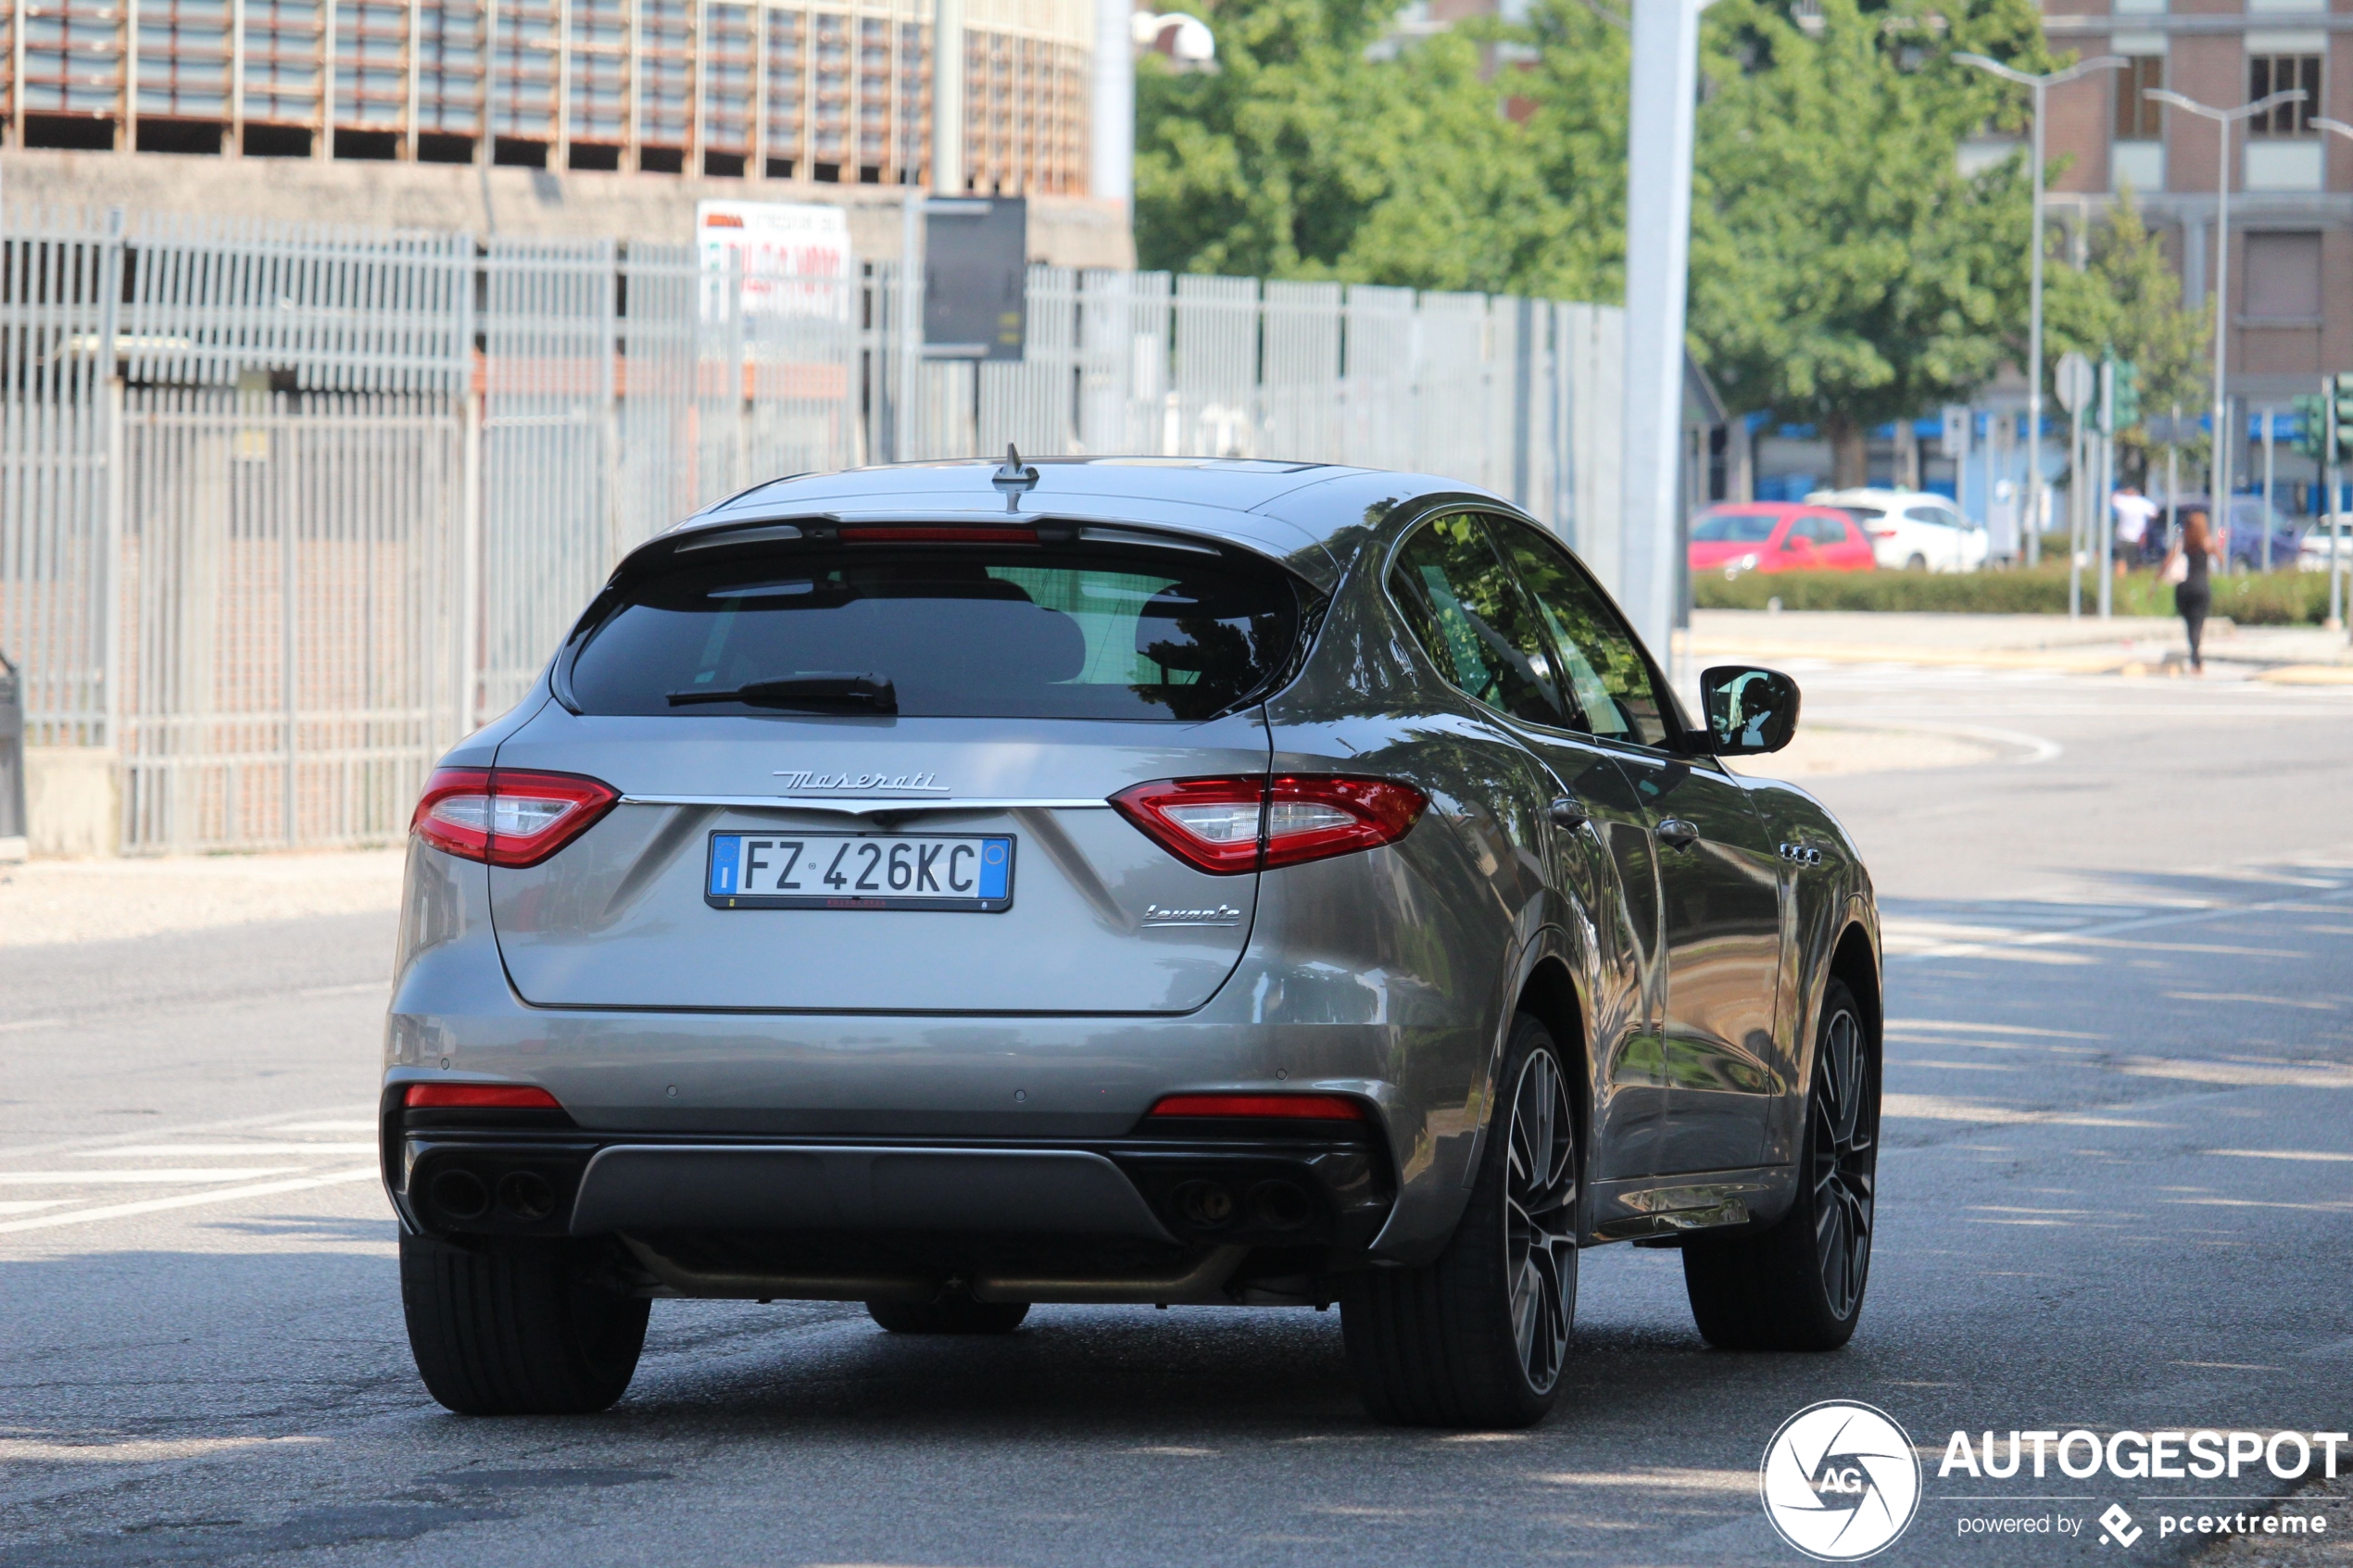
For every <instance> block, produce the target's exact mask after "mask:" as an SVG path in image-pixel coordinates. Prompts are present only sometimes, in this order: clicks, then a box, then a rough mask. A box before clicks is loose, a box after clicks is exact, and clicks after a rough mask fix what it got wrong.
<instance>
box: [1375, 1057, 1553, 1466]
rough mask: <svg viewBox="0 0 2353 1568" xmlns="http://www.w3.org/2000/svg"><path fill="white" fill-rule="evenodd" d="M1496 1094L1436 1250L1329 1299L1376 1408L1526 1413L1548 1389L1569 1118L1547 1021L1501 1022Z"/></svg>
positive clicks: (1404, 1420) (1385, 1412)
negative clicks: (1468, 1183) (1507, 1034)
mask: <svg viewBox="0 0 2353 1568" xmlns="http://www.w3.org/2000/svg"><path fill="white" fill-rule="evenodd" d="M1499 1082H1500V1083H1501V1085H1502V1095H1501V1098H1498V1099H1497V1101H1496V1105H1495V1112H1494V1115H1493V1117H1492V1118H1491V1121H1490V1123H1489V1126H1488V1137H1487V1139H1486V1140H1485V1148H1484V1150H1483V1152H1482V1153H1481V1154H1480V1156H1479V1172H1478V1181H1477V1182H1476V1183H1475V1184H1474V1185H1473V1186H1472V1188H1471V1197H1470V1204H1469V1206H1468V1207H1467V1208H1466V1210H1464V1213H1463V1218H1462V1223H1460V1224H1458V1225H1457V1226H1456V1227H1455V1229H1454V1235H1453V1238H1452V1239H1451V1240H1449V1241H1448V1242H1447V1244H1446V1250H1445V1251H1444V1252H1442V1253H1441V1254H1440V1255H1439V1259H1438V1261H1436V1262H1434V1263H1431V1264H1429V1265H1428V1266H1427V1267H1425V1268H1418V1269H1374V1270H1371V1271H1368V1272H1367V1273H1365V1274H1363V1275H1361V1276H1359V1277H1358V1278H1357V1279H1356V1280H1355V1281H1353V1283H1352V1285H1351V1287H1350V1289H1349V1290H1348V1291H1347V1293H1346V1294H1345V1295H1343V1297H1342V1298H1341V1301H1340V1327H1341V1332H1342V1334H1343V1336H1345V1338H1346V1340H1347V1344H1348V1361H1349V1365H1350V1366H1351V1367H1352V1368H1353V1370H1354V1372H1355V1374H1356V1383H1357V1387H1358V1389H1359V1391H1360V1392H1361V1393H1362V1394H1363V1396H1364V1399H1365V1406H1366V1408H1368V1409H1369V1410H1370V1411H1372V1412H1373V1415H1374V1416H1375V1418H1376V1419H1378V1420H1380V1421H1385V1422H1390V1423H1392V1424H1397V1425H1403V1426H1467V1427H1488V1428H1504V1429H1510V1428H1517V1427H1523V1426H1533V1425H1535V1424H1537V1423H1538V1422H1540V1421H1541V1420H1543V1419H1544V1417H1545V1416H1546V1415H1547V1414H1549V1413H1550V1412H1551V1411H1552V1408H1553V1404H1554V1400H1555V1399H1558V1398H1559V1396H1560V1379H1561V1373H1562V1369H1563V1363H1564V1362H1565V1361H1566V1359H1567V1349H1568V1336H1569V1330H1570V1328H1571V1326H1572V1325H1573V1323H1574V1322H1575V1320H1576V1313H1577V1198H1578V1190H1577V1184H1578V1177H1579V1170H1580V1167H1579V1163H1578V1147H1577V1118H1576V1110H1575V1103H1574V1099H1573V1097H1572V1096H1571V1095H1570V1093H1569V1088H1568V1085H1569V1079H1568V1077H1567V1073H1566V1071H1565V1069H1564V1065H1563V1063H1562V1060H1561V1057H1560V1053H1559V1051H1558V1050H1557V1049H1556V1048H1555V1047H1554V1044H1553V1037H1552V1035H1551V1033H1550V1032H1549V1031H1548V1030H1546V1029H1545V1027H1544V1025H1543V1024H1542V1023H1541V1022H1540V1021H1538V1020H1537V1019H1536V1018H1534V1017H1533V1016H1531V1015H1529V1014H1528V1013H1521V1014H1520V1015H1519V1016H1518V1017H1517V1018H1516V1019H1514V1020H1513V1021H1512V1036H1511V1044H1510V1047H1509V1048H1508V1049H1506V1050H1505V1051H1504V1072H1503V1074H1502V1077H1501V1079H1500V1080H1499Z"/></svg>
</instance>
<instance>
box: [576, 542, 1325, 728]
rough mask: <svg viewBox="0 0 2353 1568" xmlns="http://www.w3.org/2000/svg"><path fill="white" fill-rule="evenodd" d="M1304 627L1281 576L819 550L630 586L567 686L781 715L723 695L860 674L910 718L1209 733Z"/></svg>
mask: <svg viewBox="0 0 2353 1568" xmlns="http://www.w3.org/2000/svg"><path fill="white" fill-rule="evenodd" d="M1299 626H1300V604H1299V597H1298V592H1297V590H1296V589H1295V588H1294V587H1293V586H1292V583H1291V581H1290V578H1289V577H1288V576H1286V575H1285V574H1284V573H1282V572H1281V571H1277V570H1276V569H1275V568H1273V567H1267V568H1265V569H1263V570H1252V569H1249V568H1248V567H1245V566H1240V565H1238V564H1235V563H1232V562H1230V561H1225V560H1218V559H1212V558H1208V557H1202V558H1201V559H1200V560H1198V561H1195V560H1194V559H1192V558H1188V557H1183V556H1178V555H1176V554H1175V553H1174V552H1167V551H1147V550H1138V549H1131V548H1116V547H1114V548H1095V547H1090V546H1085V545H1077V546H1067V547H1054V548H1045V549H1041V548H1022V547H1019V546H1012V547H1002V548H1000V547H994V546H962V547H951V548H937V547H932V548H925V547H921V546H905V547H900V546H881V547H849V548H843V547H837V546H835V547H828V546H810V547H807V548H805V549H804V550H800V551H795V552H791V553H772V554H766V555H762V556H761V557H759V558H754V559H743V558H737V559H736V560H731V561H724V562H713V563H711V564H709V565H702V564H697V565H692V566H688V567H686V568H684V569H681V570H678V571H671V572H668V573H665V574H663V575H661V576H657V577H653V578H650V579H648V580H647V581H645V582H643V583H638V584H637V585H636V586H635V587H634V588H633V589H632V590H630V592H629V593H628V596H626V597H625V598H624V599H623V601H622V603H621V605H620V607H619V608H617V609H615V610H614V611H612V612H611V613H610V614H608V615H607V616H606V617H605V619H604V620H603V621H601V622H600V623H599V624H598V627H597V628H596V630H595V631H594V632H593V633H591V634H590V636H589V639H588V641H587V643H586V644H585V646H583V647H582V649H581V650H580V652H579V654H578V655H577V656H576V658H575V659H574V661H573V666H572V670H571V672H570V673H571V687H572V696H573V700H574V702H575V703H576V704H577V705H578V706H579V707H580V709H582V710H583V711H584V712H587V713H601V714H651V713H682V714H712V713H766V714H776V713H792V712H797V711H802V710H803V709H800V708H799V707H798V706H796V705H795V704H794V703H793V702H792V701H790V700H783V701H779V700H776V699H774V698H773V697H771V698H770V699H769V700H765V701H761V700H744V701H729V700H725V699H724V697H722V696H721V694H724V693H727V692H731V691H736V690H739V689H742V688H745V687H749V686H753V685H756V684H760V683H774V682H794V681H800V682H804V683H808V682H812V681H816V680H818V678H821V677H824V676H839V675H854V676H869V677H878V678H880V679H882V680H887V681H888V682H889V684H890V686H891V688H892V691H893V693H894V694H895V696H896V702H897V711H898V712H899V713H900V714H901V715H904V716H907V717H918V718H1006V719H1015V718H1017V719H1136V720H1199V719H1207V718H1211V717H1213V716H1214V715H1216V714H1218V713H1222V712H1224V711H1225V710H1227V709H1230V708H1232V707H1234V706H1236V705H1237V704H1239V702H1241V701H1242V700H1243V699H1245V698H1247V697H1250V696H1254V695H1256V694H1257V693H1258V692H1259V691H1260V689H1261V688H1262V687H1264V686H1265V685H1266V684H1267V683H1268V681H1269V679H1270V677H1272V676H1273V675H1274V674H1275V673H1276V672H1277V671H1279V670H1281V669H1283V668H1284V667H1285V666H1286V665H1287V664H1288V662H1289V660H1290V655H1291V650H1292V646H1293V645H1294V643H1295V642H1296V640H1297V638H1298V635H1299ZM714 698H716V699H718V700H713V699H714ZM814 706H819V707H822V706H823V705H822V704H819V705H814ZM825 710H827V711H837V712H838V711H854V710H855V709H844V708H842V707H840V706H834V707H832V708H829V709H825Z"/></svg>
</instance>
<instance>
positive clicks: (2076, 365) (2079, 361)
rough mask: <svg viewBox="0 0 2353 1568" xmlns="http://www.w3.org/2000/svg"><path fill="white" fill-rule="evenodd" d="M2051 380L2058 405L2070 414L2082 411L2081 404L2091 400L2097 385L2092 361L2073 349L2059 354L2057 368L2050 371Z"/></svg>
mask: <svg viewBox="0 0 2353 1568" xmlns="http://www.w3.org/2000/svg"><path fill="white" fill-rule="evenodd" d="M2052 381H2053V383H2054V384H2055V385H2056V386H2057V391H2058V400H2059V407H2060V408H2065V409H2066V410H2067V411H2068V412H2069V413H2070V414H2078V413H2081V412H2082V409H2083V405H2085V404H2086V403H2089V402H2090V401H2091V400H2092V394H2093V393H2094V392H2095V391H2097V390H2098V385H2099V381H2098V377H2097V376H2096V375H2095V372H2094V371H2093V370H2092V362H2091V361H2090V360H2089V359H2086V358H2083V356H2082V355H2081V354H2078V353H2076V352H2075V351H2074V350H2073V349H2070V350H2068V351H2067V352H2066V353H2065V354H2062V355H2060V356H2059V362H2058V368H2057V370H2055V371H2054V372H2053V373H2052Z"/></svg>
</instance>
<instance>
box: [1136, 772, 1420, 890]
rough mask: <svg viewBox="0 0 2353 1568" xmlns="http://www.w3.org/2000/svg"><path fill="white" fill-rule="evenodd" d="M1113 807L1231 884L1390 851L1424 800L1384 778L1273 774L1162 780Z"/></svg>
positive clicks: (1178, 854) (1415, 791)
mask: <svg viewBox="0 0 2353 1568" xmlns="http://www.w3.org/2000/svg"><path fill="white" fill-rule="evenodd" d="M1111 803H1112V805H1113V806H1114V808H1115V809H1117V810H1118V811H1119V814H1120V815H1121V816H1123V817H1126V819H1127V820H1128V821H1129V822H1133V823H1135V824H1136V826H1137V827H1139V828H1140V829H1141V830H1142V831H1143V832H1144V834H1146V835H1147V836H1149V837H1150V838H1151V839H1152V841H1153V842H1155V843H1156V844H1158V845H1159V846H1160V847H1162V848H1164V849H1165V850H1167V851H1168V852H1169V853H1170V854H1172V855H1174V856H1176V858H1177V859H1180V860H1182V861H1184V862H1185V863H1186V864H1187V865H1189V866H1192V867H1194V868H1195V869H1196V870H1200V871H1204V872H1210V873H1211V874H1212V875H1214V876H1234V875H1238V874H1239V873H1240V872H1254V871H1271V870H1273V869H1274V868H1275V867H1277V866H1295V865H1298V864H1300V863H1301V862H1302V861H1306V860H1321V859H1327V858H1328V857H1330V856H1333V855H1346V854H1350V853H1353V851H1355V850H1359V849H1377V848H1378V847H1380V846H1382V845H1384V844H1394V843H1395V842H1396V841H1397V840H1399V839H1401V838H1403V837H1404V836H1405V834H1407V833H1408V832H1409V831H1411V829H1412V828H1413V825H1414V824H1415V822H1418V821H1420V819H1421V814H1422V811H1423V809H1424V808H1426V807H1427V806H1428V804H1429V797H1428V796H1426V795H1424V794H1423V793H1422V792H1421V791H1420V790H1418V789H1416V788H1415V787H1414V786H1413V785H1411V784H1398V783H1396V782H1395V781H1394V780H1390V779H1360V778H1349V777H1346V776H1343V775H1340V774H1327V773H1277V774H1276V775H1275V776H1274V777H1273V778H1271V779H1267V778H1259V777H1256V776H1254V775H1250V774H1243V775H1239V776H1235V777H1227V778H1212V779H1160V780H1156V781H1154V782H1153V783H1151V784H1136V785H1133V786H1132V787H1130V788H1127V789H1123V790H1121V791H1120V792H1119V793H1118V794H1117V795H1114V796H1113V797H1111Z"/></svg>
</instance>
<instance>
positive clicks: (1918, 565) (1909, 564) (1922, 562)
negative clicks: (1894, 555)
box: [1904, 556, 1928, 571]
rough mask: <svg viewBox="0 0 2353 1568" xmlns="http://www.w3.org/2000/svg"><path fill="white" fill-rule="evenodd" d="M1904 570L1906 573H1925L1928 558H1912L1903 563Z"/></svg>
mask: <svg viewBox="0 0 2353 1568" xmlns="http://www.w3.org/2000/svg"><path fill="white" fill-rule="evenodd" d="M1904 570H1905V571H1927V570H1928V558H1927V557H1926V556H1914V557H1913V558H1911V559H1909V560H1907V561H1906V562H1905V563H1904Z"/></svg>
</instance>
